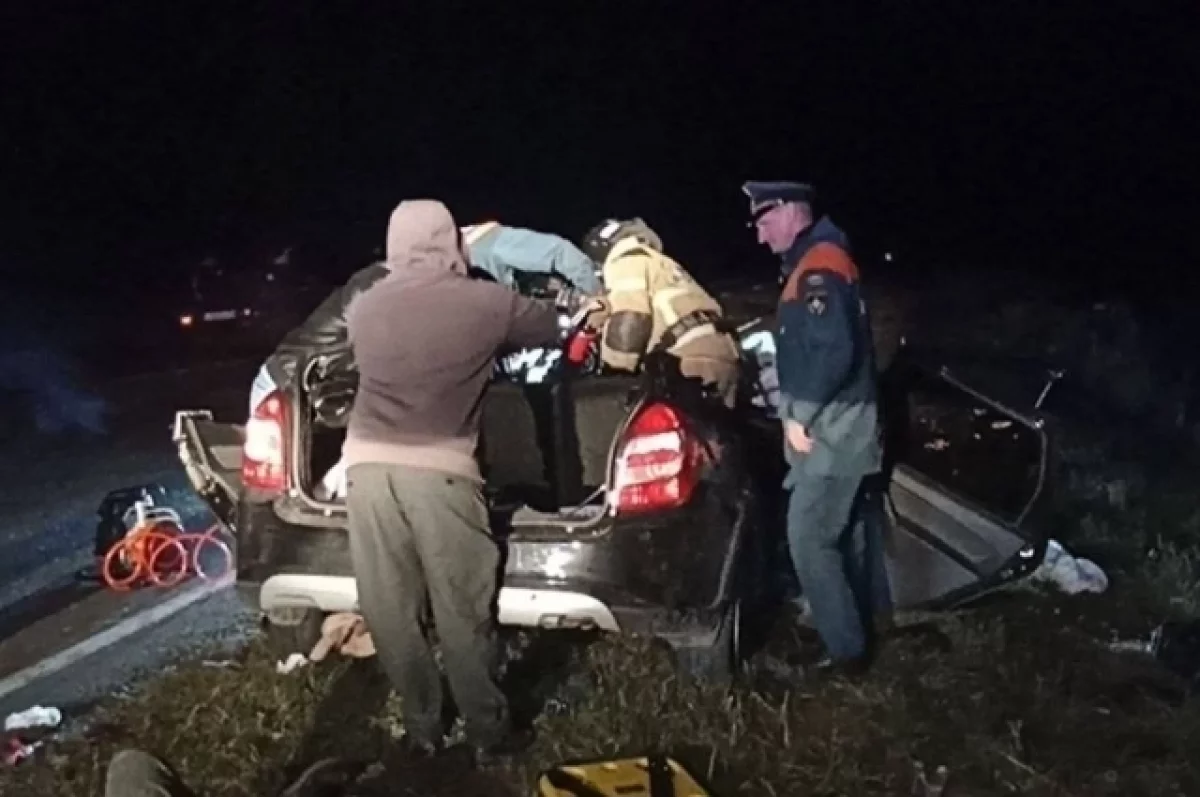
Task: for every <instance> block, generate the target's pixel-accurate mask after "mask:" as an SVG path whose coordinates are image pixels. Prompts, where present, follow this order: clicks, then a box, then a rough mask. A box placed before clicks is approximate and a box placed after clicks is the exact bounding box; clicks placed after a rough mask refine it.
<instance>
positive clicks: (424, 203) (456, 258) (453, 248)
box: [386, 199, 467, 275]
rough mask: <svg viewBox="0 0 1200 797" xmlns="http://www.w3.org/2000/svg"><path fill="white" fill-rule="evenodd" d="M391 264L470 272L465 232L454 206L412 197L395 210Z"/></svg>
mask: <svg viewBox="0 0 1200 797" xmlns="http://www.w3.org/2000/svg"><path fill="white" fill-rule="evenodd" d="M386 257H387V267H388V268H389V269H391V271H393V272H404V271H407V270H410V269H421V270H423V271H453V272H454V273H456V274H459V275H465V274H466V273H467V264H466V261H465V259H464V258H463V252H462V233H461V232H460V231H459V229H458V225H457V224H456V223H455V222H454V217H453V216H452V215H450V210H449V209H448V208H447V207H446V206H445V205H443V204H442V203H441V202H438V201H437V200H435V199H410V200H405V201H404V202H401V203H400V204H399V205H397V206H396V209H395V210H393V211H392V218H391V220H390V221H389V222H388V231H387V254H386Z"/></svg>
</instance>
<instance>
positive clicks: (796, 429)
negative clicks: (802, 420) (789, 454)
mask: <svg viewBox="0 0 1200 797" xmlns="http://www.w3.org/2000/svg"><path fill="white" fill-rule="evenodd" d="M783 433H784V434H785V435H787V441H788V445H789V446H791V447H792V449H793V450H795V451H797V452H799V453H801V454H807V453H809V452H810V451H812V447H813V441H812V438H811V437H809V436H808V432H807V431H806V430H805V428H804V427H803V426H801V425H800V424H798V423H796V422H795V421H784V422H783Z"/></svg>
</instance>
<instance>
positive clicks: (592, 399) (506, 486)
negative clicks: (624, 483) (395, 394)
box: [299, 375, 637, 520]
mask: <svg viewBox="0 0 1200 797" xmlns="http://www.w3.org/2000/svg"><path fill="white" fill-rule="evenodd" d="M636 385H637V379H636V378H635V377H632V376H617V375H605V376H586V377H582V378H578V379H573V380H568V381H563V382H558V383H542V384H517V383H514V382H507V381H497V382H494V383H493V384H491V385H490V386H489V387H488V391H487V393H486V395H485V397H484V402H483V414H482V418H481V429H480V441H479V443H480V445H479V459H480V463H481V467H482V470H483V474H484V477H485V480H486V484H487V487H486V492H487V495H488V498H489V502H490V503H491V504H492V506H493V507H494V508H496V509H500V510H504V511H506V512H507V513H513V514H517V513H520V514H523V515H528V514H530V513H536V514H538V515H555V514H558V513H560V512H569V513H570V514H571V515H572V516H573V517H575V520H578V517H577V516H578V514H579V513H580V507H581V506H582V505H584V504H589V505H594V506H599V501H600V499H602V496H603V489H604V485H605V481H606V479H607V475H608V467H609V455H610V451H611V448H612V444H613V441H614V440H615V439H616V437H617V435H618V433H619V432H620V430H621V428H622V427H623V425H624V424H625V422H626V420H627V418H628V416H629V411H630V409H631V407H632V404H631V396H632V394H633V390H634V388H635V387H636ZM303 412H304V414H305V415H308V416H309V417H312V413H311V411H310V410H303ZM345 437H346V428H345V423H344V422H342V423H337V424H332V425H330V424H322V423H320V422H314V423H311V424H310V425H309V432H308V434H307V435H304V434H301V435H299V438H300V446H299V450H300V452H301V456H303V457H304V463H305V464H304V465H303V466H302V472H301V487H302V489H303V490H304V492H305V493H306V494H307V495H308V496H309V497H310V498H311V499H312V500H314V501H317V502H323V501H322V498H321V496H320V495H319V492H318V490H319V485H320V483H321V479H322V478H323V477H324V475H325V474H326V473H327V472H328V471H329V469H330V468H332V467H333V466H334V464H335V463H336V462H337V461H338V458H339V457H340V454H341V447H342V442H343V441H344V440H345ZM305 438H307V440H305ZM306 449H307V450H306ZM328 503H332V504H339V505H340V504H341V503H342V502H341V501H340V500H339V499H335V500H332V501H328Z"/></svg>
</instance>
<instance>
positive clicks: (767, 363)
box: [174, 317, 1049, 679]
mask: <svg viewBox="0 0 1200 797" xmlns="http://www.w3.org/2000/svg"><path fill="white" fill-rule="evenodd" d="M743 321H744V323H742V324H741V325H740V327H738V335H739V338H740V342H741V344H742V349H743V353H744V380H743V382H744V386H743V387H744V389H743V391H742V392H743V400H742V401H741V402H740V406H739V407H738V408H737V409H736V410H735V411H730V410H728V409H726V408H724V407H723V406H721V405H720V404H719V402H714V401H711V400H709V397H707V396H704V395H703V394H702V393H701V391H700V388H699V386H698V385H696V383H694V382H693V381H692V380H686V379H683V378H682V377H681V376H680V375H679V373H678V368H677V367H673V366H672V363H673V359H672V358H670V357H665V358H652V359H650V360H649V361H648V362H647V367H646V369H645V371H644V372H643V373H641V374H639V375H637V376H631V375H628V374H617V373H608V372H606V371H605V370H604V369H603V368H598V367H596V366H595V363H596V362H597V359H596V358H584V359H583V361H586V362H587V363H589V365H588V366H587V367H581V366H579V365H577V363H579V362H581V359H580V358H579V357H562V358H560V359H559V361H558V363H557V365H556V370H555V371H554V373H553V374H551V375H550V376H548V377H547V378H544V379H541V380H540V381H538V382H537V383H534V384H528V383H523V382H519V381H514V380H511V379H508V378H505V376H504V374H503V373H502V372H498V376H497V378H496V379H495V380H493V382H492V383H491V385H490V386H489V388H488V391H487V393H486V395H485V398H484V407H483V417H482V426H481V433H480V437H481V440H480V459H481V464H482V467H483V472H484V475H485V478H486V481H487V486H486V490H485V493H486V495H487V498H488V501H489V504H490V508H491V512H492V515H493V527H494V531H495V534H496V536H497V539H498V541H499V542H500V544H501V546H502V549H503V550H504V552H505V556H504V576H503V582H502V586H501V589H500V593H499V596H498V613H499V621H500V623H501V624H502V625H506V626H516V627H524V628H535V629H597V630H601V631H606V632H610V633H622V634H637V635H647V636H653V637H656V638H659V639H661V640H664V641H665V642H667V643H668V644H669V645H670V646H671V648H672V649H673V651H674V653H675V656H676V660H677V662H678V663H679V665H680V666H681V668H683V669H685V670H687V671H689V672H691V673H693V674H695V675H697V676H700V677H706V678H712V679H725V678H728V677H730V676H731V675H732V674H733V672H735V669H736V667H737V665H738V662H739V659H740V657H742V655H743V653H744V651H743V647H744V645H745V629H746V627H747V621H748V618H750V617H751V616H753V615H755V614H756V613H761V610H762V607H763V606H765V605H766V603H765V602H766V601H768V600H769V598H770V596H769V595H768V594H767V593H768V592H769V590H768V589H767V586H768V585H770V584H771V583H772V582H773V579H772V578H771V575H770V574H771V572H772V571H774V570H779V569H787V570H790V562H788V560H787V553H786V549H785V548H783V543H782V539H783V527H782V517H783V511H784V503H785V496H784V495H783V491H782V489H781V487H780V485H781V483H782V479H783V472H784V461H783V456H782V441H781V437H780V424H779V422H778V421H777V420H775V418H774V416H773V405H772V398H773V394H772V386H773V384H772V383H773V379H772V372H773V363H772V359H771V358H772V356H773V345H772V340H773V339H772V337H771V334H770V324H771V319H770V318H769V317H758V318H749V319H743ZM731 323H732V322H731ZM579 333H580V330H574V331H573V333H572V334H570V335H569V336H567V339H566V341H565V342H564V347H565V348H566V349H571V348H572V347H575V348H578V344H579V337H578V334H579ZM592 345H594V341H593V342H592ZM902 359H903V362H902V363H901V362H900V361H899V360H898V361H897V363H895V364H893V366H892V368H891V369H890V374H889V379H888V384H889V385H894V384H897V383H902V384H903V391H902V393H903V400H894V401H893V400H889V401H888V402H887V404H888V407H889V408H891V410H892V413H891V415H892V417H890V418H889V422H888V429H889V445H888V451H889V455H890V460H889V465H888V476H889V479H890V489H889V498H890V500H889V502H888V506H889V511H890V514H891V515H892V521H893V523H892V526H893V532H892V534H891V535H890V538H889V540H888V544H887V559H888V569H889V573H890V576H891V588H892V592H893V596H894V600H895V603H896V606H897V609H899V610H906V609H919V610H936V609H939V608H944V607H951V606H954V605H957V604H960V603H962V602H965V601H969V600H971V599H973V598H976V597H978V596H979V595H981V594H983V593H985V592H987V591H989V590H991V589H995V588H997V587H999V586H1003V585H1005V584H1007V583H1009V582H1012V581H1014V580H1016V579H1019V578H1022V577H1023V576H1025V575H1027V574H1028V573H1030V572H1032V571H1033V570H1034V569H1035V568H1036V567H1037V565H1038V563H1039V562H1040V559H1041V554H1042V550H1043V548H1044V543H1043V542H1041V537H1040V536H1039V535H1038V534H1037V533H1036V532H1035V531H1033V530H1032V529H1034V528H1035V526H1034V524H1033V520H1034V517H1033V516H1034V515H1035V514H1036V513H1035V509H1036V507H1037V506H1038V505H1039V504H1040V500H1039V499H1040V498H1041V497H1042V496H1043V495H1044V493H1045V481H1046V474H1047V461H1048V450H1049V448H1048V446H1049V441H1048V435H1047V432H1046V428H1045V424H1044V423H1043V422H1042V420H1041V419H1039V418H1038V417H1036V416H1033V415H1027V414H1024V413H1022V412H1019V411H1017V410H1014V409H1012V408H1009V407H1006V406H1004V405H1003V404H1001V403H1000V402H998V401H995V400H993V399H991V398H989V397H988V396H985V395H983V394H982V393H980V392H978V391H976V390H973V389H972V388H971V387H970V386H969V385H966V384H964V383H963V382H961V381H960V380H958V379H957V378H955V376H954V375H953V374H952V373H950V372H949V371H946V370H945V369H940V368H936V367H934V368H931V367H929V366H928V365H926V364H921V363H920V362H919V360H918V358H915V357H905V358H902ZM302 373H303V374H304V378H303V379H300V380H297V384H296V385H295V387H294V388H292V389H290V390H289V391H286V392H276V393H274V394H272V395H271V396H270V397H269V398H268V399H267V400H265V401H263V402H262V404H261V405H260V406H259V407H258V409H257V410H256V411H255V413H254V415H253V417H251V418H250V419H249V420H248V421H246V422H245V423H244V424H241V423H231V422H225V421H221V420H218V419H216V418H214V417H213V414H212V412H211V411H207V410H202V409H201V410H186V411H180V412H178V413H177V415H176V418H175V426H174V441H175V443H176V445H177V447H178V451H179V456H180V458H181V460H182V462H183V464H184V466H185V469H186V471H187V474H188V477H189V479H190V481H191V483H192V484H193V486H194V487H195V489H196V490H197V492H198V493H199V494H200V495H201V496H202V497H203V498H204V499H205V500H206V502H207V503H208V504H209V506H210V507H211V508H212V510H213V511H214V513H215V514H216V515H217V517H218V518H219V519H220V521H221V522H222V523H224V524H225V525H226V526H227V527H228V528H229V529H230V531H231V533H232V535H233V537H234V539H235V540H236V544H237V551H236V555H237V571H238V572H237V578H238V584H239V587H240V589H241V590H242V591H243V593H244V595H245V596H246V598H247V600H249V601H251V602H252V603H253V605H254V606H255V607H256V608H258V609H259V610H260V611H261V613H262V616H263V618H264V621H265V624H266V626H267V628H268V633H269V634H270V635H271V636H272V637H274V638H275V640H276V641H277V642H278V643H279V644H281V645H283V646H286V647H287V648H288V649H289V650H290V651H296V650H299V651H301V652H305V651H307V650H309V649H311V646H312V645H313V644H314V643H315V642H316V640H317V638H318V636H319V633H320V626H321V622H322V620H323V618H324V617H325V616H326V615H328V614H330V613H334V612H353V611H356V609H357V591H356V588H355V581H354V578H353V571H352V567H351V563H350V552H349V542H348V538H347V530H346V529H347V521H346V508H345V505H344V502H343V501H341V500H338V499H322V498H320V497H318V496H319V495H320V491H319V490H318V489H317V488H318V486H319V485H320V482H321V478H322V475H323V474H324V473H325V472H326V471H327V470H328V469H329V468H330V467H332V466H333V465H334V464H335V462H336V461H337V460H338V458H339V454H340V450H341V445H342V440H343V439H344V437H345V434H346V425H347V421H348V415H349V407H350V405H351V403H352V401H353V397H354V388H355V384H354V381H353V379H352V378H346V377H342V378H340V379H336V380H330V379H326V378H324V377H323V376H322V373H323V367H322V363H321V361H320V358H319V357H317V358H314V359H313V361H311V362H309V363H308V364H307V365H306V367H304V368H303V370H302ZM343 373H344V372H343ZM981 466H985V467H981Z"/></svg>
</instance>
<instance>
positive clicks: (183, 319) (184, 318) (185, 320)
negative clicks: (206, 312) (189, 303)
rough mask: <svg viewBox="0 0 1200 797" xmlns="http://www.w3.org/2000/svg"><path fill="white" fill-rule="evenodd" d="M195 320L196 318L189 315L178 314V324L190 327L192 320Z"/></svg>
mask: <svg viewBox="0 0 1200 797" xmlns="http://www.w3.org/2000/svg"><path fill="white" fill-rule="evenodd" d="M195 320H196V319H195V318H193V317H192V316H190V315H181V316H179V326H181V327H190V326H191V325H192V322H194V321H195Z"/></svg>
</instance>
